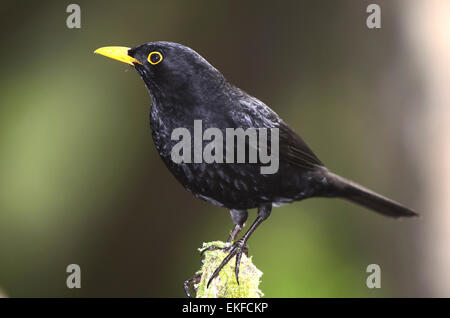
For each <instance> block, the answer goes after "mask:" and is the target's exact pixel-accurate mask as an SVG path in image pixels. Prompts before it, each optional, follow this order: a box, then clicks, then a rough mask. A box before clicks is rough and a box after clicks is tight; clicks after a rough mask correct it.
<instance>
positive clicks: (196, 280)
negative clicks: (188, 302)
mask: <svg viewBox="0 0 450 318" xmlns="http://www.w3.org/2000/svg"><path fill="white" fill-rule="evenodd" d="M201 278H202V274H201V273H200V274H197V275H195V276H194V277H192V278H191V279H188V280H187V281H185V282H184V284H183V286H184V291H185V292H186V296H188V297H189V298H191V297H192V295H191V291H190V288H191V286H193V287H194V291H195V293H197V289H196V288H195V284H198V283H200V279H201Z"/></svg>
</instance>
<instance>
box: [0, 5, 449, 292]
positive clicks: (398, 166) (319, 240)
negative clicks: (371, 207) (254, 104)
mask: <svg viewBox="0 0 450 318" xmlns="http://www.w3.org/2000/svg"><path fill="white" fill-rule="evenodd" d="M69 3H70V2H64V1H63V2H61V1H60V2H50V1H48V2H46V1H43V2H31V1H30V2H22V1H8V2H5V3H2V6H1V9H0V10H1V15H0V26H1V27H0V33H1V35H2V39H3V45H2V47H3V49H2V50H1V51H0V57H1V58H0V63H1V70H2V73H1V78H0V289H1V290H3V292H4V294H6V295H8V296H10V297H36V296H42V297H57V296H61V297H82V296H85V297H121V296H122V297H183V296H184V291H183V288H182V283H183V281H184V280H185V279H188V278H190V277H191V276H193V274H194V272H195V271H196V270H197V269H198V268H199V267H200V255H199V253H198V252H197V248H198V247H200V246H201V244H202V242H204V241H211V240H217V239H225V238H226V237H227V235H228V231H229V230H230V229H231V227H232V223H231V220H230V218H229V215H228V211H227V210H225V209H221V208H217V207H214V206H211V205H210V204H208V203H206V202H203V201H200V200H198V199H196V198H194V197H193V196H191V195H190V194H189V193H188V192H187V191H185V190H184V189H183V188H182V186H181V185H179V184H178V183H177V181H176V180H175V178H174V177H173V176H172V175H171V174H170V173H169V172H168V170H167V169H166V168H165V166H164V165H163V163H162V161H161V160H160V159H159V156H158V153H157V152H156V150H155V149H154V146H153V142H152V139H151V133H150V129H149V125H148V121H149V120H148V114H149V109H150V99H149V96H148V93H147V91H146V89H145V87H144V84H143V82H142V81H141V79H140V78H139V76H138V75H137V74H136V72H135V71H133V70H132V69H131V68H129V67H128V66H127V65H125V64H121V63H118V62H115V61H112V60H109V59H106V58H103V57H99V56H95V55H94V54H93V51H94V50H95V49H96V48H98V47H102V46H107V45H121V46H129V47H132V46H135V45H138V44H141V43H144V42H149V41H156V40H166V41H174V42H180V43H182V44H185V45H187V46H190V47H192V48H193V49H195V50H196V51H197V52H199V53H200V54H201V55H203V56H204V57H205V58H206V59H207V60H208V61H209V62H211V63H212V64H213V65H214V66H216V67H217V68H218V69H219V70H221V71H222V72H223V74H224V75H225V76H226V77H227V79H228V80H230V81H231V82H233V83H234V84H236V85H237V86H239V87H241V88H243V89H244V90H246V91H247V92H249V93H250V94H252V95H254V96H257V97H258V98H260V99H261V100H263V101H264V102H266V103H267V104H268V105H270V106H271V108H273V109H274V110H275V111H276V112H277V113H278V114H279V115H280V116H281V117H282V118H284V119H285V120H286V121H287V122H288V123H289V124H290V125H291V126H292V127H293V128H294V129H295V130H296V131H297V132H298V133H299V134H301V135H302V136H303V137H304V139H305V140H306V141H307V142H308V144H309V145H310V146H311V148H312V149H314V151H315V153H316V154H317V155H318V156H319V158H321V160H322V161H323V162H324V163H325V164H326V165H327V166H328V167H329V168H330V169H331V170H333V171H335V172H337V173H339V174H342V175H344V176H346V177H348V178H350V179H353V180H355V181H358V182H360V183H362V184H364V185H366V186H368V187H370V188H372V189H374V190H376V191H378V192H380V193H383V194H386V195H389V196H390V197H392V198H394V199H396V200H398V201H400V202H404V203H406V204H407V205H409V206H411V207H413V208H416V209H417V210H420V211H421V212H422V211H423V209H424V207H425V206H426V200H425V198H424V195H425V194H424V193H425V192H424V183H423V182H421V170H420V169H419V168H418V167H420V165H421V159H420V158H419V157H418V156H415V155H414V154H415V153H416V152H415V151H416V150H414V149H415V148H414V149H413V150H411V147H410V146H409V145H410V144H411V143H412V140H414V138H415V137H414V134H413V133H414V129H410V128H411V125H412V123H414V120H419V122H420V116H415V115H414V111H415V109H416V108H417V107H419V106H418V105H421V104H422V96H423V91H424V90H425V88H424V87H426V84H424V83H425V82H426V81H427V78H426V76H425V75H424V73H422V72H421V71H420V68H419V66H418V63H417V61H415V59H414V57H413V56H412V53H411V51H410V49H408V43H409V42H408V41H409V40H408V38H407V34H405V31H404V27H403V26H402V23H403V22H402V21H403V20H402V19H403V18H402V15H403V14H404V13H405V11H404V10H407V9H408V8H407V6H408V5H407V4H406V2H405V1H397V2H396V1H393V2H392V1H377V2H376V3H378V4H380V5H381V7H382V28H381V29H379V30H369V29H368V28H367V27H366V24H365V23H366V18H367V16H368V14H367V13H366V7H367V5H368V4H369V3H371V2H369V1H316V0H310V1H280V2H274V1H206V0H205V1H181V0H178V1H126V2H124V1H117V2H116V1H77V2H76V3H77V4H79V5H80V7H81V29H68V28H67V27H66V18H67V16H68V14H67V13H66V7H67V5H68V4H69ZM419 152H420V151H419ZM442 212H443V211H442ZM255 216H256V213H255V211H253V210H252V211H250V216H249V221H253V219H254V217H255ZM425 216H426V214H425ZM424 219H425V220H426V217H425V218H424V217H423V218H421V219H415V220H403V221H396V220H391V219H387V218H384V217H382V216H380V215H377V214H375V213H371V212H369V211H367V210H365V209H363V208H360V207H358V206H355V205H351V204H349V203H347V202H343V201H339V200H328V199H311V200H307V201H304V202H297V203H294V204H290V205H286V206H283V207H280V208H277V209H275V210H274V212H273V213H272V215H271V217H270V218H269V220H268V221H267V222H266V223H264V224H263V225H262V226H261V228H260V229H259V230H258V231H256V233H255V234H254V236H253V237H252V238H251V240H250V241H249V248H250V254H251V255H253V260H254V262H255V264H256V265H257V266H258V267H259V268H260V269H261V270H262V271H263V272H264V275H263V278H262V279H263V281H262V285H261V289H262V291H263V292H264V293H265V295H266V296H267V297H353V296H357V297H398V296H424V295H434V291H433V287H434V285H433V284H434V283H433V281H432V280H429V279H428V277H427V269H426V266H424V264H423V262H421V259H422V258H423V257H424V256H423V255H424V251H425V250H426V249H427V248H428V245H427V244H425V243H423V233H425V232H427V233H431V232H432V229H431V230H430V229H428V228H425V224H427V223H426V221H424ZM430 231H431V232H430ZM421 233H422V234H421ZM73 263H75V264H79V265H80V266H81V270H82V288H81V289H73V290H71V289H68V288H67V287H66V277H67V275H68V274H67V273H66V266H67V265H68V264H73ZM372 263H376V264H379V265H380V266H381V269H382V288H381V289H368V288H367V287H366V284H365V282H366V277H367V276H368V275H369V274H367V273H366V267H367V265H369V264H372Z"/></svg>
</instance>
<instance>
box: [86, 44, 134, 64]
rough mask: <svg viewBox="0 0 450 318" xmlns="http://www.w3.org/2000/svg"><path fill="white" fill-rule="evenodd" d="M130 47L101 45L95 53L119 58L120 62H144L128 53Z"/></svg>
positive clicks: (115, 58)
mask: <svg viewBox="0 0 450 318" xmlns="http://www.w3.org/2000/svg"><path fill="white" fill-rule="evenodd" d="M129 49H130V48H129V47H123V46H105V47H101V48H99V49H96V50H95V51H94V53H96V54H100V55H104V56H106V57H109V58H112V59H114V60H118V61H120V62H124V63H127V64H130V65H133V66H134V64H133V63H138V64H142V63H141V62H139V61H138V60H136V59H135V58H134V57H131V56H129V55H128V50H129Z"/></svg>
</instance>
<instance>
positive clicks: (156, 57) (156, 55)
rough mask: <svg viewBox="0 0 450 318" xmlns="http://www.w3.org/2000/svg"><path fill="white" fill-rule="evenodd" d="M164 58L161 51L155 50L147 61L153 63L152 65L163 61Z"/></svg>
mask: <svg viewBox="0 0 450 318" xmlns="http://www.w3.org/2000/svg"><path fill="white" fill-rule="evenodd" d="M162 60H163V56H162V54H161V53H159V52H158V51H153V52H151V53H150V54H149V55H148V58H147V61H148V62H149V63H150V64H151V65H156V64H159V63H161V62H162Z"/></svg>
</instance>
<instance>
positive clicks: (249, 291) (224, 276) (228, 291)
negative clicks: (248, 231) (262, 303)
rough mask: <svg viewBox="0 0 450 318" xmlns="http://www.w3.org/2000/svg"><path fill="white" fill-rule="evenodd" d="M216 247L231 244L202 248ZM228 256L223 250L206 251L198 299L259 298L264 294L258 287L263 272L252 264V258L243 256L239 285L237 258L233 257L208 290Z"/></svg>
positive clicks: (211, 243)
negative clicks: (219, 267) (213, 276)
mask: <svg viewBox="0 0 450 318" xmlns="http://www.w3.org/2000/svg"><path fill="white" fill-rule="evenodd" d="M211 245H216V246H219V247H226V246H229V243H224V242H221V241H215V242H208V243H203V246H202V248H200V249H199V250H200V251H201V250H203V249H204V248H206V247H208V246H211ZM226 256H227V252H224V251H221V250H213V251H206V252H205V253H204V262H203V265H202V267H201V269H200V271H198V272H197V273H198V274H200V273H202V278H201V281H200V283H199V284H198V285H197V286H196V287H197V288H198V290H197V298H259V297H262V296H263V295H264V294H263V293H262V292H261V291H260V290H259V288H258V286H259V284H260V282H261V276H262V274H263V273H262V272H261V271H260V270H259V269H257V268H256V266H255V265H254V264H253V263H252V258H251V257H250V258H249V257H247V256H246V255H245V254H243V255H242V258H241V265H240V267H239V285H238V284H237V282H236V276H235V273H234V269H235V264H236V258H235V257H233V258H232V259H231V260H230V261H229V262H228V264H227V265H226V266H225V267H224V268H223V269H222V270H221V271H220V273H219V275H218V276H217V277H216V278H215V279H214V280H213V281H212V282H211V284H210V285H209V288H207V284H208V280H209V278H210V277H211V275H212V273H213V272H214V271H215V269H216V268H217V267H218V266H219V265H220V263H221V262H222V260H223V259H224V258H225V257H226Z"/></svg>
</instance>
